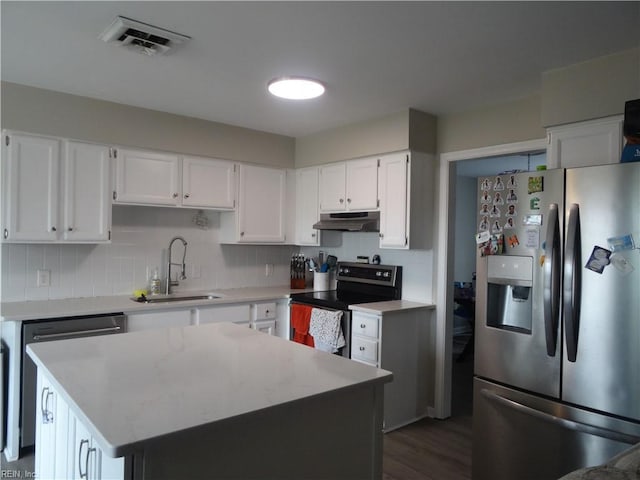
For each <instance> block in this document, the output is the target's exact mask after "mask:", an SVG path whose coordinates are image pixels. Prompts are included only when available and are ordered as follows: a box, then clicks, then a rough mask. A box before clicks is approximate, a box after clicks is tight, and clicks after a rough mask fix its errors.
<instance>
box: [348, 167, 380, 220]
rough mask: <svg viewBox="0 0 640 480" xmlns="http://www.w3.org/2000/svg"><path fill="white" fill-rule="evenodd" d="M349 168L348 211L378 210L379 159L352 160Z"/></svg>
mask: <svg viewBox="0 0 640 480" xmlns="http://www.w3.org/2000/svg"><path fill="white" fill-rule="evenodd" d="M346 166H347V198H346V202H347V210H356V211H370V210H377V209H378V159H377V158H363V159H360V160H350V161H348V162H346Z"/></svg>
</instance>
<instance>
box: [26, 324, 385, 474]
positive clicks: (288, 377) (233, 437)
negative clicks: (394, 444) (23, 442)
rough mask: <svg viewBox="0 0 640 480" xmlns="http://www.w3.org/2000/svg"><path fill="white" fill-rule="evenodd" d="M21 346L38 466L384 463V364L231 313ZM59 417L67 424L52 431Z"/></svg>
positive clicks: (132, 468)
mask: <svg viewBox="0 0 640 480" xmlns="http://www.w3.org/2000/svg"><path fill="white" fill-rule="evenodd" d="M27 350H28V353H29V355H30V356H31V358H32V359H33V360H34V362H35V363H36V365H37V366H38V378H39V387H40V390H39V393H38V396H39V406H38V412H39V417H41V421H39V422H38V432H37V433H38V435H37V440H36V441H37V443H36V469H38V468H39V469H40V470H41V471H37V472H36V473H37V474H38V477H39V478H41V477H42V476H43V473H44V472H45V471H46V472H54V475H53V476H54V477H56V476H58V478H65V476H68V477H69V478H71V477H72V475H70V473H75V472H68V471H61V470H60V469H62V470H64V469H65V468H67V469H68V468H78V469H79V472H78V473H86V472H87V471H88V470H89V469H93V471H94V472H95V473H96V477H98V478H99V477H101V476H102V478H114V477H115V478H126V479H127V480H130V479H131V480H138V479H154V480H157V479H164V478H166V479H174V478H191V479H194V478H202V479H205V478H206V479H215V478H224V479H241V478H243V479H246V478H263V479H274V478H278V479H288V478H290V479H294V478H295V479H312V478H317V479H321V478H331V479H378V478H381V476H382V417H383V413H382V412H383V408H382V407H383V387H384V383H386V382H389V381H391V379H392V375H391V373H390V372H387V371H384V370H380V369H377V368H374V367H370V366H367V365H362V364H359V363H357V362H352V361H349V360H346V359H343V358H341V357H339V356H335V355H330V354H327V353H324V352H320V351H318V350H314V349H310V348H308V347H305V346H302V345H298V344H295V343H293V342H288V341H286V340H283V339H280V338H276V337H272V336H269V335H265V334H263V333H260V332H256V331H254V330H250V329H247V328H243V327H241V326H237V325H234V324H230V323H219V324H209V325H199V326H190V327H182V328H169V329H158V330H149V331H144V332H137V333H130V334H127V335H112V336H103V337H89V338H84V339H74V340H62V341H58V342H48V343H40V344H33V345H29V346H28V349H27ZM45 389H46V390H45ZM50 392H51V393H50ZM50 395H51V396H52V397H53V398H52V400H51V401H50ZM54 399H57V400H54ZM61 405H62V406H67V407H68V411H66V413H65V411H63V412H62V414H60V413H61V412H59V410H60V408H59V407H60V406H61ZM56 417H57V418H56ZM56 419H58V420H60V419H62V420H63V423H64V425H62V426H60V425H58V427H61V428H63V429H64V428H66V434H60V432H51V431H50V430H47V427H48V426H50V424H52V423H53V424H55V421H56ZM72 420H74V421H72ZM72 424H73V425H74V428H71V426H72ZM85 429H86V435H85V436H86V437H87V438H86V439H85V438H84V437H83V436H82V435H78V434H77V433H78V432H82V433H85ZM80 437H82V438H80ZM63 438H68V439H70V440H71V439H72V438H75V440H76V443H77V444H71V442H70V441H69V442H66V444H65V443H64V442H63V443H62V444H61V442H60V439H63ZM52 442H54V443H57V445H54V447H52V446H51V443H52ZM82 442H85V443H82ZM83 445H84V450H83ZM52 451H53V452H54V453H53V457H54V460H53V461H51V459H50V458H49V457H51V454H50V452H52ZM48 454H49V455H48ZM61 454H62V456H63V457H65V458H66V459H67V461H60V462H56V461H55V458H57V457H60V455H61ZM76 457H77V458H76ZM69 459H70V460H69ZM58 463H59V464H60V465H58ZM73 478H75V476H73Z"/></svg>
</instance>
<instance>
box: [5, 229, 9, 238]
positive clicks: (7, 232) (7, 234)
mask: <svg viewBox="0 0 640 480" xmlns="http://www.w3.org/2000/svg"><path fill="white" fill-rule="evenodd" d="M4 238H5V239H7V238H9V230H7V229H6V228H5V229H4Z"/></svg>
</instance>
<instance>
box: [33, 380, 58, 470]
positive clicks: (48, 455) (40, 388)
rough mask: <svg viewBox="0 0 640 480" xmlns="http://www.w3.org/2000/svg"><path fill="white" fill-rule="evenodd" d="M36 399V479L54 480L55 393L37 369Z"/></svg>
mask: <svg viewBox="0 0 640 480" xmlns="http://www.w3.org/2000/svg"><path fill="white" fill-rule="evenodd" d="M36 392H37V397H36V450H35V452H36V455H35V464H34V467H35V471H36V474H37V476H38V478H56V476H55V465H56V421H57V418H56V397H57V395H56V393H55V391H54V390H53V388H52V386H51V384H50V383H49V381H48V380H47V379H46V378H45V377H44V376H43V375H42V374H41V373H40V370H39V369H38V377H37V389H36Z"/></svg>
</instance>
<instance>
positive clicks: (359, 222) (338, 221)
mask: <svg viewBox="0 0 640 480" xmlns="http://www.w3.org/2000/svg"><path fill="white" fill-rule="evenodd" d="M313 228H314V229H316V230H337V231H341V232H379V231H380V212H346V213H321V214H320V221H319V222H317V223H316V224H314V225H313Z"/></svg>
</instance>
